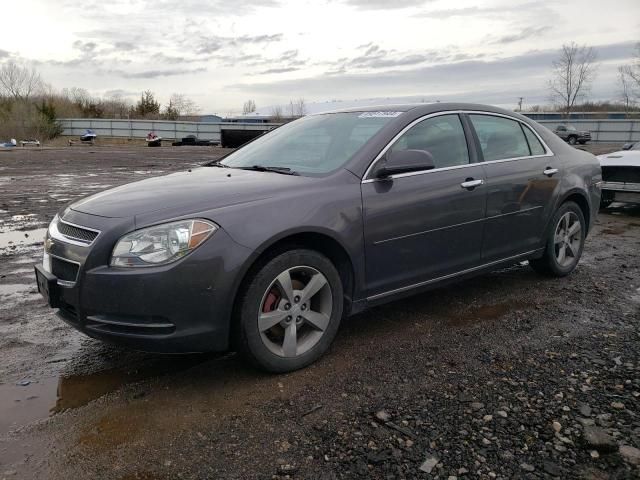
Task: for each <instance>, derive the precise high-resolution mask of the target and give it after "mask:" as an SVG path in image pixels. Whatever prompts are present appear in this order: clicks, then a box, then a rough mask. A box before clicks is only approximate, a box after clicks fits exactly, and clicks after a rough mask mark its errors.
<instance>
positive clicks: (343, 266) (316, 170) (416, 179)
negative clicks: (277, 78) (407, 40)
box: [35, 103, 601, 372]
mask: <svg viewBox="0 0 640 480" xmlns="http://www.w3.org/2000/svg"><path fill="white" fill-rule="evenodd" d="M600 183H601V174H600V166H599V165H598V161H597V160H596V158H595V157H593V156H592V155H590V154H588V153H585V152H582V151H580V150H576V149H574V148H571V147H569V146H567V145H566V144H565V143H564V142H563V141H562V140H561V139H560V138H558V137H557V136H556V135H554V134H553V133H552V132H551V131H549V130H547V129H545V128H544V127H541V126H540V125H538V124H537V123H535V122H533V121H531V120H529V119H527V118H525V117H523V116H521V115H518V114H516V113H513V112H508V111H504V110H500V109H497V108H493V107H489V106H482V105H471V104H443V103H438V104H433V105H424V104H423V105H419V106H416V105H402V106H391V107H389V106H385V107H377V108H363V109H359V110H357V111H356V110H349V111H339V112H333V113H326V114H318V115H312V116H308V117H305V118H302V119H300V120H296V121H294V122H291V123H288V124H286V125H284V126H282V127H280V128H277V129H275V130H273V131H271V132H270V133H268V134H266V135H263V136H262V137H260V138H258V139H256V140H254V141H253V142H251V143H249V144H247V145H245V146H244V147H242V148H240V149H238V150H236V151H234V152H233V153H231V154H229V155H228V156H226V157H225V158H223V159H222V160H221V161H219V162H213V163H210V164H208V165H205V166H203V167H201V168H197V169H193V170H189V171H185V172H181V173H174V174H171V175H167V176H163V177H157V178H152V179H147V180H143V181H140V182H136V183H131V184H128V185H124V186H121V187H118V188H114V189H111V190H107V191H105V192H102V193H98V194H97V195H93V196H91V197H88V198H85V199H83V200H80V201H78V202H76V203H73V204H72V205H70V206H69V207H67V208H66V209H64V210H63V211H61V212H60V213H59V214H58V215H57V216H56V217H55V218H54V219H53V221H52V222H51V225H50V226H49V229H48V233H47V235H46V238H45V251H44V261H43V264H42V265H37V266H36V267H35V269H36V277H37V283H38V289H39V291H40V292H41V293H42V295H43V296H44V297H45V298H46V300H47V301H48V303H49V305H50V306H51V307H53V308H56V309H58V315H59V316H60V317H61V318H62V319H63V320H64V321H66V322H67V323H69V324H70V325H71V326H73V327H74V328H76V329H78V330H80V331H81V332H84V333H85V334H87V335H89V336H91V337H94V338H97V339H101V340H105V341H108V342H112V343H115V344H120V345H124V346H127V347H130V348H134V349H139V350H145V351H156V352H203V351H220V350H228V349H237V350H239V351H241V352H242V353H243V354H244V355H245V356H246V357H247V358H248V359H249V360H250V361H251V362H253V363H254V364H255V365H257V366H258V367H260V368H262V369H265V370H267V371H272V372H285V371H291V370H295V369H298V368H302V367H304V366H306V365H308V364H310V363H311V362H313V361H315V360H316V359H318V358H319V357H320V356H321V355H322V354H323V353H325V352H326V350H327V349H328V348H329V346H330V344H331V342H332V341H333V339H334V337H335V336H336V333H337V331H338V327H339V326H340V321H341V319H342V318H344V317H346V316H348V315H351V314H355V313H357V312H361V311H363V310H364V309H366V308H367V307H371V306H373V305H377V304H380V303H383V302H389V301H392V300H397V299H399V298H402V297H404V296H407V295H412V294H415V293H418V292H422V291H425V290H427V289H430V288H433V287H436V286H441V285H443V284H445V283H447V282H450V281H454V280H458V279H460V278H464V277H468V276H470V275H477V274H480V273H483V272H487V271H489V270H492V269H496V268H498V267H500V266H503V265H509V264H513V263H515V262H519V261H523V260H528V261H529V264H530V265H531V267H533V268H534V269H535V270H536V271H538V272H540V273H544V274H547V275H553V276H557V277H562V276H565V275H567V274H569V273H570V272H571V271H573V269H574V268H576V265H577V264H578V261H579V260H580V255H581V253H582V249H583V246H584V242H585V237H586V235H587V233H588V232H589V229H590V228H591V226H592V225H593V223H594V219H595V214H596V211H597V210H598V206H599V202H600ZM434 301H436V300H435V299H434Z"/></svg>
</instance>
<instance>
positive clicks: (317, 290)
mask: <svg viewBox="0 0 640 480" xmlns="http://www.w3.org/2000/svg"><path fill="white" fill-rule="evenodd" d="M343 302H344V300H343V291H342V282H341V280H340V275H339V274H338V271H337V270H336V268H335V267H334V265H333V264H332V263H331V261H330V260H329V259H328V258H326V257H325V256H324V255H321V254H320V253H318V252H315V251H312V250H302V249H300V250H290V251H287V252H284V253H282V254H280V255H278V256H276V257H275V258H273V259H271V260H269V261H268V262H267V263H266V264H264V265H263V266H262V267H261V268H260V270H258V271H257V272H256V273H255V274H254V275H253V277H252V278H251V279H250V281H249V283H248V285H247V286H246V289H245V290H244V293H243V295H242V298H241V300H240V304H239V307H238V309H237V316H236V318H235V321H236V322H238V324H239V330H240V332H239V334H240V335H239V347H240V350H241V351H242V353H243V354H244V355H245V357H246V358H247V359H249V360H250V361H251V362H252V363H253V364H254V365H256V366H257V367H259V368H261V369H263V370H267V371H270V372H288V371H292V370H297V369H299V368H303V367H305V366H307V365H309V364H310V363H312V362H314V361H315V360H317V359H318V358H319V357H320V356H322V354H324V353H325V352H326V350H327V349H328V348H329V346H330V345H331V342H332V341H333V339H334V337H335V335H336V333H337V331H338V327H339V326H340V320H341V317H342V307H343Z"/></svg>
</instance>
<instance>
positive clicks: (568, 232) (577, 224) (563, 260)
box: [529, 202, 586, 277]
mask: <svg viewBox="0 0 640 480" xmlns="http://www.w3.org/2000/svg"><path fill="white" fill-rule="evenodd" d="M585 234H586V222H585V220H584V215H583V214H582V210H581V209H580V207H579V206H578V205H577V204H576V203H574V202H566V203H564V204H562V206H560V208H559V209H558V211H557V212H556V213H555V215H554V216H553V219H552V221H551V225H550V228H549V232H548V233H547V243H546V247H545V250H544V253H543V255H542V257H541V258H539V259H535V260H530V261H529V264H530V265H531V267H532V268H533V269H534V270H535V271H537V272H539V273H542V274H545V275H551V276H555V277H564V276H565V275H569V274H570V273H571V272H572V271H573V270H574V269H575V268H576V265H578V262H579V260H580V257H581V255H582V250H583V248H584V239H585Z"/></svg>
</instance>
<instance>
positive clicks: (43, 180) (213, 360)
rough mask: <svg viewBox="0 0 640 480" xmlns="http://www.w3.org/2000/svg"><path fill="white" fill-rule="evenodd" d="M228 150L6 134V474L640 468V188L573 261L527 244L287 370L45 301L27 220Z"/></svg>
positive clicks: (616, 473)
mask: <svg viewBox="0 0 640 480" xmlns="http://www.w3.org/2000/svg"><path fill="white" fill-rule="evenodd" d="M598 148H599V149H600V151H598V153H602V152H603V151H606V150H607V149H606V148H605V147H602V146H598ZM609 150H610V148H609ZM90 152H93V153H90ZM222 153H223V152H221V151H220V150H219V149H191V150H189V149H176V148H166V149H165V148H163V149H146V148H137V149H136V148H124V147H122V148H117V149H116V148H111V149H108V148H106V147H105V148H104V149H101V148H94V149H86V148H84V149H83V148H82V147H78V148H64V149H52V150H46V149H43V150H42V151H24V152H22V151H15V152H12V153H10V154H7V153H0V185H1V186H2V190H0V220H2V221H3V223H0V258H1V261H0V352H1V355H0V359H1V361H0V479H2V478H7V479H14V478H25V479H27V478H51V479H63V478H64V479H66V478H73V477H75V478H95V479H122V480H124V479H173V478H184V479H205V478H225V479H227V478H230V479H235V478H237V479H252V478H256V479H272V478H277V479H280V478H281V479H285V478H299V479H341V478H373V479H387V478H388V479H393V478H440V479H448V480H452V479H453V478H458V479H464V478H486V479H490V478H504V479H507V478H531V479H534V478H580V479H627V478H629V479H630V478H640V470H639V467H638V465H639V464H640V450H638V448H640V419H639V418H638V415H639V414H640V409H639V408H638V406H639V402H640V346H639V342H638V340H639V339H640V331H639V329H638V323H639V322H640V260H639V258H638V251H640V206H627V207H623V206H620V205H618V206H617V207H614V208H612V209H611V210H609V211H608V212H607V213H605V214H601V215H600V217H599V219H598V223H597V225H596V226H595V229H594V231H593V232H592V234H591V235H590V237H589V238H588V240H587V245H586V248H585V252H584V256H583V259H582V261H581V263H580V265H579V268H578V269H577V270H576V272H575V273H574V274H572V275H571V276H569V277H568V278H565V279H547V278H543V277H540V276H538V275H536V274H535V273H534V272H533V271H531V270H530V269H529V267H528V266H526V265H524V264H519V265H515V266H513V267H511V268H508V269H504V270H500V271H497V272H493V273H491V274H488V275H484V276H482V277H478V278H475V279H471V280H467V281H465V282H462V283H458V284H456V285H452V286H448V287H446V288H442V289H439V290H435V291H433V292H430V293H427V294H423V295H419V296H415V297H412V298H409V299H406V300H403V301H400V302H395V303H391V304H388V305H385V306H382V307H378V308H375V309H372V310H369V311H367V312H364V313H362V314H360V315H357V316H355V317H353V318H350V319H348V320H347V321H345V322H344V324H343V327H342V329H341V332H340V334H339V335H338V338H337V340H336V342H335V345H334V346H333V347H332V349H331V351H330V352H329V354H328V355H327V356H326V357H324V358H323V359H322V360H321V361H320V362H318V363H317V364H315V365H313V366H311V367H310V368H307V369H305V370H303V371H299V372H295V373H292V374H287V375H279V376H273V375H265V374H262V373H260V372H256V371H254V370H252V369H251V368H249V367H247V366H246V365H245V364H243V363H242V362H241V361H240V360H238V359H237V358H236V357H235V356H234V355H233V354H229V355H224V356H223V355H194V356H180V357H176V356H158V355H148V354H141V353H136V352H125V351H123V350H119V349H115V348H111V347H106V346H104V345H102V344H100V343H99V342H96V341H94V340H91V339H88V338H85V337H83V336H82V335H81V334H79V333H77V332H75V331H74V330H72V329H70V328H68V327H66V326H65V325H64V324H62V323H61V322H60V321H59V320H57V319H56V317H55V316H54V315H53V314H52V313H51V312H50V311H49V310H48V309H47V308H45V307H44V306H43V305H42V302H41V301H40V299H39V298H38V296H37V294H36V293H35V291H34V290H35V289H34V287H33V285H32V278H31V276H32V274H31V263H32V262H35V261H37V260H38V259H39V256H40V249H41V248H42V247H41V245H37V244H35V243H32V242H36V240H35V239H34V237H33V236H30V237H24V240H23V238H22V237H20V238H19V240H20V241H21V243H15V242H14V243H12V244H8V241H9V240H7V239H8V238H9V237H7V235H15V234H14V233H9V232H14V231H15V229H16V228H22V229H23V232H21V235H24V234H25V232H27V234H29V235H31V233H29V232H32V233H33V232H35V233H33V235H34V236H37V232H38V231H39V230H38V229H39V228H41V227H44V226H45V223H44V222H45V221H47V220H48V219H49V218H50V217H51V216H52V214H53V213H54V212H55V211H56V210H57V208H58V207H59V206H60V205H63V204H64V203H65V202H67V201H70V200H71V199H73V198H75V197H76V196H79V195H82V194H85V193H86V192H90V191H92V190H94V191H95V190H98V187H96V188H95V189H92V188H89V187H88V185H100V187H99V188H103V187H104V186H106V185H117V184H120V183H124V182H126V181H131V180H133V179H137V178H143V177H145V176H150V175H156V174H162V173H168V172H170V171H174V170H177V169H182V168H185V167H189V166H192V165H193V164H197V163H198V162H201V161H204V160H207V159H210V158H215V157H216V156H219V155H220V154H222ZM34 172H36V173H34ZM55 175H69V176H58V177H56V176H55ZM64 198H68V199H69V200H61V199H64ZM29 215H32V216H29ZM3 234H4V235H5V237H4V240H6V245H4V247H3V246H2V245H3V244H2V243H1V242H2V239H3V237H2V235H3ZM11 238H15V237H11ZM11 241H13V240H11Z"/></svg>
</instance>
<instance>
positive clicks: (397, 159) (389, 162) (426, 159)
mask: <svg viewBox="0 0 640 480" xmlns="http://www.w3.org/2000/svg"><path fill="white" fill-rule="evenodd" d="M435 166H436V165H435V163H434V162H433V155H431V153H429V152H427V151H426V150H399V151H396V152H391V153H390V154H387V157H386V160H385V162H384V164H383V165H382V166H380V168H378V170H377V171H376V176H377V177H378V178H386V177H389V176H391V175H397V174H399V173H408V172H418V171H421V170H431V169H433V168H435Z"/></svg>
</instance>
